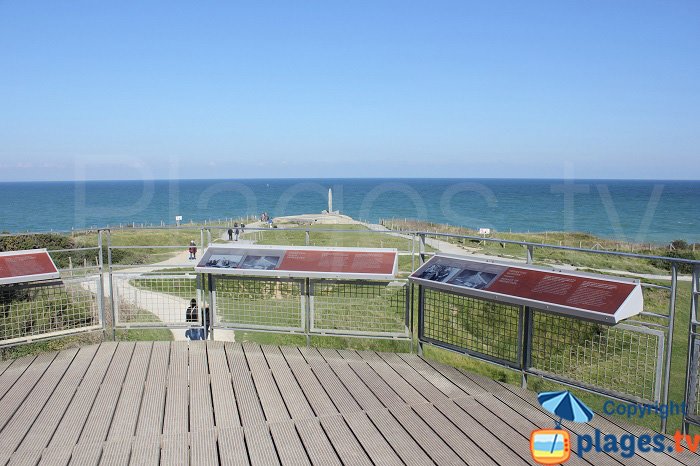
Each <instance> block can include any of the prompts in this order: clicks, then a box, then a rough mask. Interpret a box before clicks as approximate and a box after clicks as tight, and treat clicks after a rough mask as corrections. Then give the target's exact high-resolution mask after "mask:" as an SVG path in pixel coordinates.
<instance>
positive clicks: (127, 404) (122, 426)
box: [107, 342, 153, 440]
mask: <svg viewBox="0 0 700 466" xmlns="http://www.w3.org/2000/svg"><path fill="white" fill-rule="evenodd" d="M152 351H153V344H152V343H150V342H138V343H136V347H135V348H134V354H133V356H132V358H131V363H130V364H129V369H128V371H127V373H126V377H125V379H124V386H123V388H122V392H121V394H120V396H119V400H118V401H117V407H116V409H115V411H114V418H113V420H112V425H111V426H110V428H109V433H108V434H107V439H109V440H114V439H118V438H123V437H131V436H133V435H134V433H135V432H136V423H137V421H138V417H139V410H140V409H141V400H142V398H143V392H144V386H145V384H146V374H147V373H148V366H149V363H150V360H151V353H152Z"/></svg>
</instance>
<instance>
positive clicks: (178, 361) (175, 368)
mask: <svg viewBox="0 0 700 466" xmlns="http://www.w3.org/2000/svg"><path fill="white" fill-rule="evenodd" d="M183 343H184V342H176V341H173V342H170V362H169V364H168V376H169V377H170V376H176V377H177V376H185V377H187V375H188V374H189V365H188V364H189V348H188V345H187V344H183Z"/></svg>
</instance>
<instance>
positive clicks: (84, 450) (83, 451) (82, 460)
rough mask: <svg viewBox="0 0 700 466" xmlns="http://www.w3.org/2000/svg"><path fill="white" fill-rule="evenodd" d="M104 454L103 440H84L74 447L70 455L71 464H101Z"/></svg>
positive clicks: (85, 465)
mask: <svg viewBox="0 0 700 466" xmlns="http://www.w3.org/2000/svg"><path fill="white" fill-rule="evenodd" d="M101 456H102V443H101V442H84V443H78V444H77V445H76V446H75V447H74V448H73V454H72V455H71V457H70V463H68V464H69V465H70V466H97V465H98V464H100V457H101Z"/></svg>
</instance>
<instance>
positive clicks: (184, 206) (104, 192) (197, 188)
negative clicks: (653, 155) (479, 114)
mask: <svg viewBox="0 0 700 466" xmlns="http://www.w3.org/2000/svg"><path fill="white" fill-rule="evenodd" d="M329 188H332V189H333V209H334V210H340V211H341V212H342V213H344V214H347V215H350V216H352V217H355V218H359V219H364V220H369V221H373V222H377V221H379V220H380V219H388V218H401V219H403V218H408V219H421V220H426V221H430V222H435V223H448V224H451V225H461V226H466V227H470V228H491V229H493V230H496V231H513V232H516V231H518V232H528V231H530V232H536V231H582V232H589V233H593V234H596V235H599V236H604V237H607V238H612V239H620V240H631V241H637V242H657V243H663V242H668V241H672V240H674V239H684V240H686V241H688V242H700V181H616V180H523V179H517V180H503V179H308V180H303V179H270V180H261V179H257V180H177V181H169V180H160V181H86V182H12V183H0V198H1V199H2V204H0V231H10V232H20V231H28V230H31V231H49V230H54V231H56V230H61V231H66V230H71V229H82V228H92V227H107V226H116V225H119V224H125V223H132V222H135V223H137V224H142V223H144V224H153V225H160V224H161V222H164V223H166V224H173V223H175V216H177V215H181V216H182V217H183V221H184V222H189V221H190V220H192V221H195V222H198V221H204V220H211V219H219V218H228V217H243V216H246V215H256V216H257V215H259V214H260V213H261V212H268V213H270V214H271V215H273V216H279V215H292V214H301V213H316V212H321V211H322V210H323V209H326V208H327V206H328V189H329Z"/></svg>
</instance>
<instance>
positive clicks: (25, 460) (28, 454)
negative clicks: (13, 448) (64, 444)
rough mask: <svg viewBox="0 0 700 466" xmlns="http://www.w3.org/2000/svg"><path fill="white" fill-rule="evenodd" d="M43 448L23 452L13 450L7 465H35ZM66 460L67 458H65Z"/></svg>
mask: <svg viewBox="0 0 700 466" xmlns="http://www.w3.org/2000/svg"><path fill="white" fill-rule="evenodd" d="M43 452H44V450H43V449H33V450H24V451H23V452H15V453H14V454H13V455H12V457H11V458H10V461H9V462H8V463H7V464H8V465H9V466H36V465H37V464H39V461H40V460H41V454H42V453H43ZM66 462H67V460H66Z"/></svg>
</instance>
